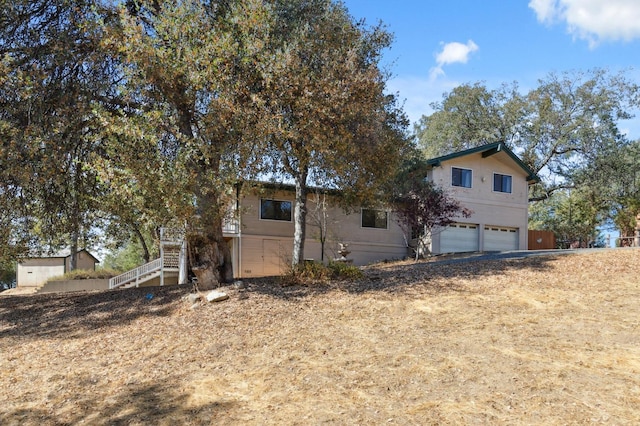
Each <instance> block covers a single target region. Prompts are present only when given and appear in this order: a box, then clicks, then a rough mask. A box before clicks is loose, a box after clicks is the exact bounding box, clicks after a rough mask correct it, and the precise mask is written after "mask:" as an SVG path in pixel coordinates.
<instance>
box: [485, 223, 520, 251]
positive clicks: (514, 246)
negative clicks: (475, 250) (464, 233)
mask: <svg viewBox="0 0 640 426" xmlns="http://www.w3.org/2000/svg"><path fill="white" fill-rule="evenodd" d="M518 241H519V236H518V229H517V228H507V227H504V226H494V225H487V226H485V227H484V251H508V250H518Z"/></svg>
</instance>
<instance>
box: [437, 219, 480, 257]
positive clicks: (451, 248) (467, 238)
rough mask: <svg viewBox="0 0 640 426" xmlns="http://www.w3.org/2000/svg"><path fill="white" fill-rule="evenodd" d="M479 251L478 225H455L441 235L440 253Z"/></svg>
mask: <svg viewBox="0 0 640 426" xmlns="http://www.w3.org/2000/svg"><path fill="white" fill-rule="evenodd" d="M467 251H478V225H476V224H469V223H453V224H451V225H449V226H448V227H447V228H446V229H445V230H443V231H442V233H441V234H440V252H441V253H458V252H467Z"/></svg>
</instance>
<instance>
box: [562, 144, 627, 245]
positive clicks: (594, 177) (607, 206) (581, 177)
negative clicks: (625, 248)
mask: <svg viewBox="0 0 640 426" xmlns="http://www.w3.org/2000/svg"><path fill="white" fill-rule="evenodd" d="M574 180H575V182H576V185H577V186H578V187H580V188H582V191H585V192H589V193H590V194H591V197H592V198H593V200H594V201H593V204H594V205H598V206H600V208H601V210H602V214H603V215H604V216H605V217H606V218H607V219H610V220H611V221H613V223H614V224H615V226H616V227H617V228H618V229H619V230H620V236H621V237H627V238H629V237H633V236H634V235H635V230H636V227H637V217H638V215H639V214H640V142H639V141H636V142H634V143H631V144H628V145H619V146H613V147H610V148H609V149H607V150H606V151H602V152H600V153H599V155H598V156H597V157H596V158H595V160H594V161H593V163H592V165H591V166H590V167H588V168H585V169H584V170H582V171H581V172H580V173H578V174H577V175H576V177H575V179H574Z"/></svg>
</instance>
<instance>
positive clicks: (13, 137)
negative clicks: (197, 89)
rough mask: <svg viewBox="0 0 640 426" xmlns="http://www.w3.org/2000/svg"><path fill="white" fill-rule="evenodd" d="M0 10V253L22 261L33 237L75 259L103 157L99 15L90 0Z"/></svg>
mask: <svg viewBox="0 0 640 426" xmlns="http://www.w3.org/2000/svg"><path fill="white" fill-rule="evenodd" d="M0 10H2V12H1V13H2V15H1V16H0V56H1V58H2V65H1V66H0V67H1V70H0V75H1V77H0V144H1V145H0V146H1V151H0V164H1V167H0V173H1V174H2V176H1V177H2V178H1V179H0V195H1V197H0V203H2V206H1V207H2V208H3V210H4V209H6V210H7V211H9V212H10V217H9V218H7V219H4V223H2V225H3V229H4V231H3V233H4V234H7V235H2V238H3V240H4V241H7V240H6V239H7V238H8V239H9V241H8V245H10V246H11V247H12V248H13V250H12V252H10V253H2V255H3V256H5V255H6V256H13V257H15V256H20V255H24V254H25V253H26V251H27V249H28V248H29V247H28V246H29V245H31V246H32V247H33V246H35V245H36V241H37V243H38V244H37V245H38V246H43V245H44V246H48V247H49V248H51V249H55V248H58V247H60V246H70V247H71V251H72V253H76V252H77V249H78V246H79V244H80V242H81V241H85V242H88V240H89V238H90V237H91V234H92V231H93V229H92V226H93V224H94V223H95V221H96V215H95V214H94V213H95V212H96V211H97V201H96V199H97V197H99V196H100V194H101V192H102V191H103V188H102V187H101V185H100V184H99V182H98V180H97V179H96V175H95V173H93V172H92V170H91V167H90V166H89V165H90V164H91V162H92V158H93V157H95V156H99V155H100V153H101V141H100V125H99V122H98V120H97V117H96V116H95V114H94V113H93V105H94V104H95V103H100V102H102V101H104V100H105V99H106V98H108V97H109V96H110V94H111V93H110V91H111V87H112V80H111V78H112V71H113V68H112V67H111V65H112V64H111V62H110V61H109V58H108V57H107V56H106V55H105V54H104V52H103V51H102V50H101V49H100V48H99V43H100V40H101V37H102V30H101V28H102V27H101V26H100V25H99V24H98V21H101V20H102V18H104V17H105V16H106V14H104V13H103V12H105V10H104V9H102V8H101V6H100V4H99V3H98V2H95V1H90V0H88V1H73V2H72V1H57V2H49V1H43V0H36V1H23V0H18V1H11V2H2V5H1V6H0ZM3 244H4V243H3ZM75 264H76V258H75V256H74V257H73V259H72V262H71V268H72V269H73V268H74V267H75Z"/></svg>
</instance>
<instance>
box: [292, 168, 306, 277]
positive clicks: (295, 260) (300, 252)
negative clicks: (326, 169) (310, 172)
mask: <svg viewBox="0 0 640 426" xmlns="http://www.w3.org/2000/svg"><path fill="white" fill-rule="evenodd" d="M295 183H296V205H295V208H294V210H293V220H294V231H293V256H292V258H291V264H292V265H293V266H296V265H298V264H299V263H300V262H302V261H303V260H304V240H305V237H306V233H307V230H306V224H307V172H306V171H304V172H303V173H300V174H299V175H298V176H297V177H296V178H295Z"/></svg>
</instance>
